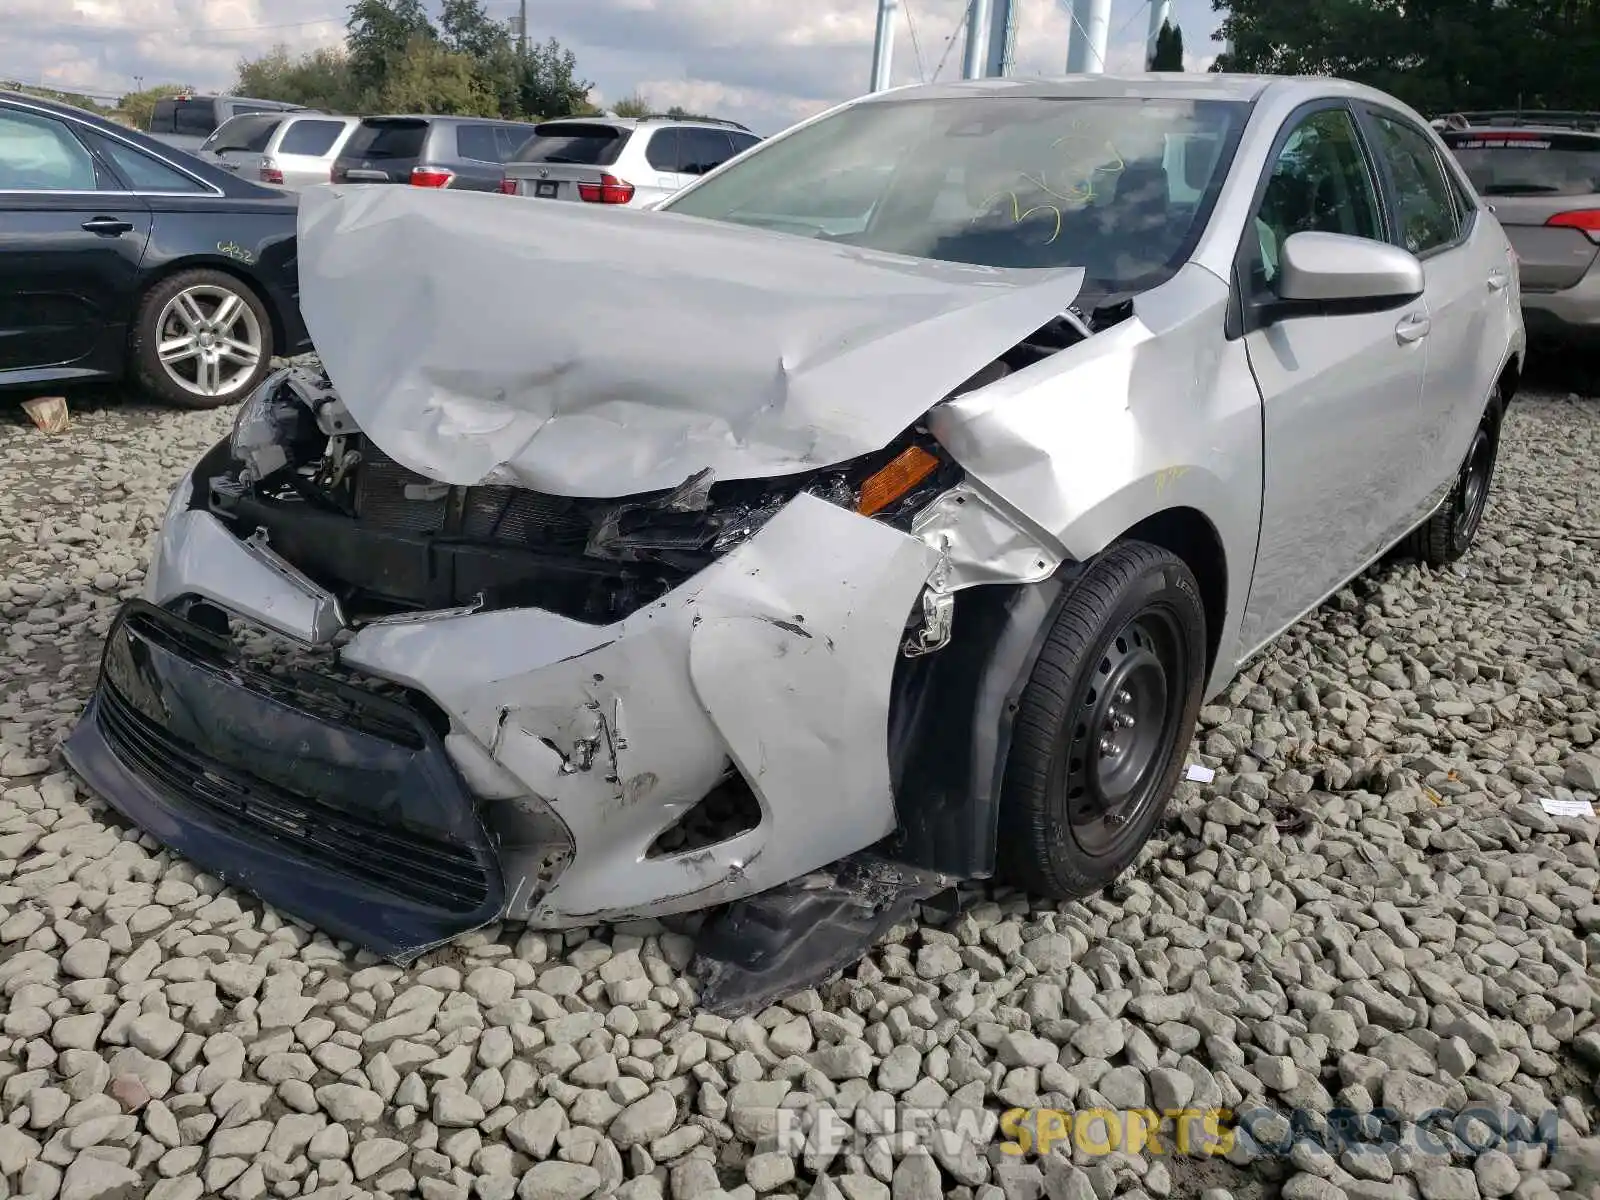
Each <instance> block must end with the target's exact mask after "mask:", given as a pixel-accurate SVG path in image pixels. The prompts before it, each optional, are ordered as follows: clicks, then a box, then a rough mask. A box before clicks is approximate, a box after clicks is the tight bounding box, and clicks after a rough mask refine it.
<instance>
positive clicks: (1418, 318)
mask: <svg viewBox="0 0 1600 1200" xmlns="http://www.w3.org/2000/svg"><path fill="white" fill-rule="evenodd" d="M1432 328H1433V322H1432V321H1430V320H1428V318H1427V316H1426V315H1424V314H1423V313H1411V314H1409V315H1408V316H1407V317H1406V318H1405V319H1404V320H1403V321H1401V322H1400V324H1398V325H1396V326H1395V327H1394V336H1395V338H1396V340H1398V341H1399V342H1400V344H1401V345H1406V344H1408V343H1410V342H1420V341H1421V340H1422V339H1423V338H1425V337H1427V336H1428V331H1429V330H1430V329H1432Z"/></svg>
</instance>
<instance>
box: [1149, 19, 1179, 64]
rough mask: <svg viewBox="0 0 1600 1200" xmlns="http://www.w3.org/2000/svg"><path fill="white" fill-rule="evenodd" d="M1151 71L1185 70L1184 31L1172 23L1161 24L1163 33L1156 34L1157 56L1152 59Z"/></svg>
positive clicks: (1154, 55) (1164, 22)
mask: <svg viewBox="0 0 1600 1200" xmlns="http://www.w3.org/2000/svg"><path fill="white" fill-rule="evenodd" d="M1150 69H1151V70H1152V71H1181V70H1183V30H1182V29H1181V28H1179V27H1178V26H1176V25H1174V24H1173V23H1172V22H1171V21H1163V22H1161V32H1159V33H1158V34H1156V48H1155V54H1153V55H1152V56H1151V58H1150Z"/></svg>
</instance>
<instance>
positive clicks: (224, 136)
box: [200, 116, 283, 154]
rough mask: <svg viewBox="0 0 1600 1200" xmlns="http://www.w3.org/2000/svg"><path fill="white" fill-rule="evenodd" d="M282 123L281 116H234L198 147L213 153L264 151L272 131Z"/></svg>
mask: <svg viewBox="0 0 1600 1200" xmlns="http://www.w3.org/2000/svg"><path fill="white" fill-rule="evenodd" d="M281 124H283V118H282V117H266V116H262V117H234V118H233V119H232V120H231V121H224V122H223V123H222V124H221V125H219V126H218V127H217V131H216V132H215V133H213V134H212V135H211V136H210V137H209V138H207V139H206V140H205V144H204V145H202V146H201V147H200V148H201V149H202V150H209V151H211V153H213V154H222V153H224V152H225V151H230V150H231V151H243V152H244V153H247V154H264V153H266V149H267V143H268V142H269V141H271V140H272V134H273V132H274V131H275V130H276V129H277V128H278V126H279V125H281Z"/></svg>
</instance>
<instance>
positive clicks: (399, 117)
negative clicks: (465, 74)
mask: <svg viewBox="0 0 1600 1200" xmlns="http://www.w3.org/2000/svg"><path fill="white" fill-rule="evenodd" d="M359 119H360V120H362V121H424V122H427V123H429V124H433V125H485V124H487V125H528V126H532V125H534V124H537V122H534V121H513V120H511V119H510V118H509V117H467V116H462V115H461V114H459V113H368V114H367V115H366V116H364V117H361V118H359Z"/></svg>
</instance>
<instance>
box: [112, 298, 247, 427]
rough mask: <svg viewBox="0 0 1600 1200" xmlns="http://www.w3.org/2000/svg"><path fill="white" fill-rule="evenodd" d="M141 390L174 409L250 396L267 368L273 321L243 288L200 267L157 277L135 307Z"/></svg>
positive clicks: (134, 354) (134, 347)
mask: <svg viewBox="0 0 1600 1200" xmlns="http://www.w3.org/2000/svg"><path fill="white" fill-rule="evenodd" d="M129 353H130V357H131V359H132V363H133V372H134V374H135V376H136V377H137V378H138V381H139V385H140V386H141V387H142V388H144V390H145V391H147V392H149V393H150V394H151V395H152V396H154V397H156V398H157V399H158V400H163V401H165V402H166V403H168V404H171V405H175V406H176V407H178V408H221V407H223V406H224V405H228V404H236V403H238V402H239V401H240V400H243V399H244V398H245V397H246V396H248V395H249V394H250V392H251V390H252V389H253V388H254V387H255V386H256V385H257V384H258V383H260V382H261V380H262V379H263V378H264V377H265V376H266V374H267V371H268V370H269V369H271V366H272V320H271V318H270V317H269V316H268V315H267V309H266V306H265V305H264V304H262V303H261V300H260V298H259V297H258V296H257V295H256V294H255V292H253V291H252V290H251V289H250V287H249V285H248V284H246V283H244V282H243V281H242V280H240V279H238V278H236V277H235V276H233V275H229V274H228V273H227V272H226V271H216V270H212V269H210V268H205V267H202V268H198V269H196V270H192V271H180V272H178V273H177V274H176V275H170V276H168V277H167V278H166V279H163V280H161V281H160V282H159V283H157V284H156V285H155V286H154V287H152V288H151V289H150V290H149V291H148V292H146V293H145V294H144V298H143V299H142V300H141V301H140V302H139V311H138V314H137V315H136V316H135V318H134V326H133V335H132V340H131V343H130V345H129Z"/></svg>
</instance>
